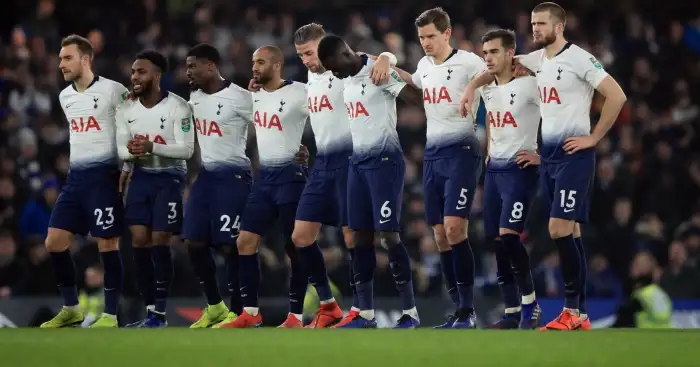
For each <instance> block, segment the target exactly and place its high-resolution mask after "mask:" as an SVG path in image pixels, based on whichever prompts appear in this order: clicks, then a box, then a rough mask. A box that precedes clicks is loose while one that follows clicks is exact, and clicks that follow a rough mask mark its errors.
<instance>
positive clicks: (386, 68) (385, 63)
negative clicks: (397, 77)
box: [370, 56, 391, 85]
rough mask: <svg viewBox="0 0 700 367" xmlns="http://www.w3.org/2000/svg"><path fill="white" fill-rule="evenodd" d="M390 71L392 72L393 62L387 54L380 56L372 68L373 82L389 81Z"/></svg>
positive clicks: (371, 76)
mask: <svg viewBox="0 0 700 367" xmlns="http://www.w3.org/2000/svg"><path fill="white" fill-rule="evenodd" d="M389 73H391V63H390V62H389V58H388V57H386V56H383V57H378V58H377V61H376V62H375V63H374V65H372V70H370V78H371V79H372V83H374V84H375V85H379V84H382V83H386V82H387V81H389Z"/></svg>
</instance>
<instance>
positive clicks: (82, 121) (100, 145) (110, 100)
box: [58, 75, 129, 174]
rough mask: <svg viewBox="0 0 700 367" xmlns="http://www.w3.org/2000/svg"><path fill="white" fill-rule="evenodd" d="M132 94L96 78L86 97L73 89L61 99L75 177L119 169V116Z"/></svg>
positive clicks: (63, 93)
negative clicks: (123, 102)
mask: <svg viewBox="0 0 700 367" xmlns="http://www.w3.org/2000/svg"><path fill="white" fill-rule="evenodd" d="M128 94H129V91H128V90H127V89H126V88H125V87H124V86H123V85H121V84H120V83H117V82H115V81H113V80H109V79H107V78H102V77H99V76H97V75H95V79H94V80H93V81H92V84H90V86H89V87H88V88H87V89H86V90H85V91H84V92H82V93H80V92H78V91H77V90H76V89H75V87H74V86H73V85H69V86H67V87H66V88H64V89H63V90H62V91H61V93H60V94H59V96H58V99H59V102H60V103H61V107H62V108H63V113H64V114H65V115H66V119H67V120H68V124H69V126H70V170H71V174H75V173H76V172H79V171H83V170H86V169H91V168H100V167H102V168H104V167H105V166H108V167H114V168H115V169H117V145H116V131H117V130H116V124H115V113H116V108H117V106H118V105H119V104H120V103H121V102H122V101H124V100H125V99H126V97H127V95H128Z"/></svg>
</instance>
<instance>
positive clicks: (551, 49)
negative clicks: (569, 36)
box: [544, 37, 567, 59]
mask: <svg viewBox="0 0 700 367" xmlns="http://www.w3.org/2000/svg"><path fill="white" fill-rule="evenodd" d="M566 43H567V41H566V39H565V38H564V37H557V40H556V41H554V42H553V43H552V44H551V45H549V46H547V47H545V49H544V51H545V53H546V55H547V58H548V59H551V58H552V57H554V56H555V55H556V54H558V53H559V52H561V50H562V49H563V48H564V46H566Z"/></svg>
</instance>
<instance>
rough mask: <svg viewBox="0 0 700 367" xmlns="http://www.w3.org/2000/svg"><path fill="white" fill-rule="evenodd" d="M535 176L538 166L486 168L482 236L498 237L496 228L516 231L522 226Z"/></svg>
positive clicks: (527, 210)
mask: <svg viewBox="0 0 700 367" xmlns="http://www.w3.org/2000/svg"><path fill="white" fill-rule="evenodd" d="M538 179H539V177H538V167H532V166H531V167H527V168H523V169H520V168H515V169H512V170H489V169H486V177H485V180H484V195H483V196H484V232H485V235H486V238H496V237H498V236H499V229H500V228H507V229H511V230H513V231H516V232H518V233H521V232H522V231H523V230H524V229H525V221H526V220H527V215H528V213H529V211H530V207H531V205H532V200H533V198H534V196H535V194H536V193H537V183H538Z"/></svg>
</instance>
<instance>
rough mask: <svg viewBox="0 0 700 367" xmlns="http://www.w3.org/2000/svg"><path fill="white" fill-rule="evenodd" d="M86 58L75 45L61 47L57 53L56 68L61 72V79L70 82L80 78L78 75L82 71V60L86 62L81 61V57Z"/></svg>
mask: <svg viewBox="0 0 700 367" xmlns="http://www.w3.org/2000/svg"><path fill="white" fill-rule="evenodd" d="M87 58H88V56H87V55H85V56H82V57H81V55H80V51H79V50H78V46H76V45H68V46H65V47H61V51H59V53H58V60H59V63H58V68H59V69H61V73H63V79H65V80H66V81H68V82H72V81H73V80H76V79H78V78H80V75H82V73H83V62H87V60H85V61H83V59H87Z"/></svg>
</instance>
